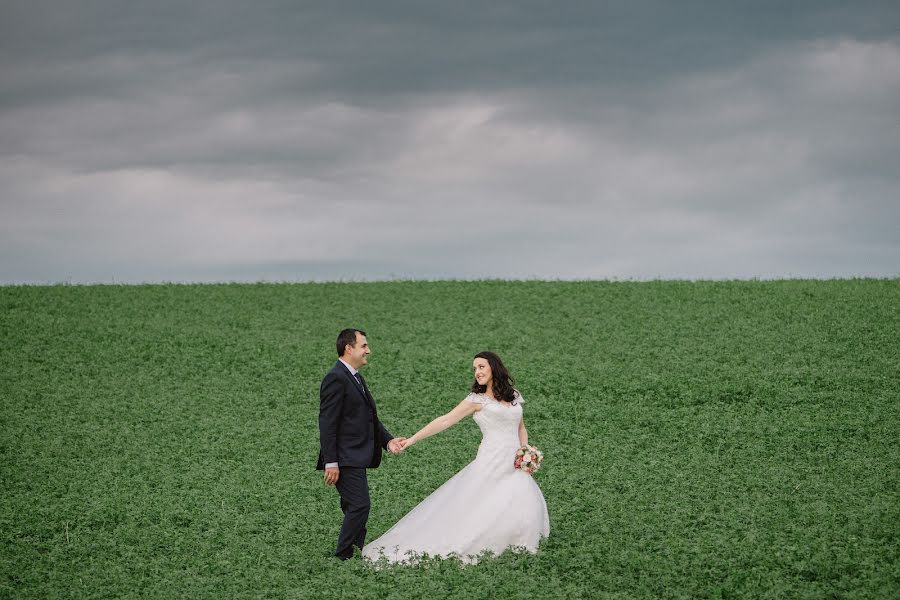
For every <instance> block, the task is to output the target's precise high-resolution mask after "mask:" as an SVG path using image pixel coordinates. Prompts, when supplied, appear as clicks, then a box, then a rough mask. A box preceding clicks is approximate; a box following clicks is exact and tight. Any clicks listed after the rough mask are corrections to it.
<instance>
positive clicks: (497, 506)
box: [363, 352, 550, 563]
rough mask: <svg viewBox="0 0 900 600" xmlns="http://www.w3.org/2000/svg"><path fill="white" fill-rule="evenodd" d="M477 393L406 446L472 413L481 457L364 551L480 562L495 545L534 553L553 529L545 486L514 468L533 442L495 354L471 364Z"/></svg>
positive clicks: (393, 557) (372, 555)
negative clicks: (520, 453)
mask: <svg viewBox="0 0 900 600" xmlns="http://www.w3.org/2000/svg"><path fill="white" fill-rule="evenodd" d="M472 367H473V369H474V371H475V382H474V383H473V384H472V391H471V393H470V394H469V395H468V396H466V398H465V399H464V400H463V401H462V402H460V403H459V404H458V405H457V406H456V407H455V408H454V409H453V410H451V411H450V412H448V413H447V414H445V415H443V416H441V417H438V418H437V419H435V420H433V421H432V422H431V423H429V424H428V425H426V426H425V427H423V428H422V429H420V430H419V431H418V432H417V433H416V434H415V435H413V436H412V437H410V438H409V439H408V440H406V441H405V442H403V443H402V446H403V448H404V449H407V448H409V447H410V446H412V445H414V444H417V443H418V442H421V441H422V440H424V439H425V438H427V437H429V436H432V435H434V434H436V433H440V432H441V431H443V430H445V429H447V428H448V427H450V426H451V425H453V424H455V423H458V422H459V421H460V420H462V419H463V418H465V417H467V416H469V415H472V416H473V418H474V419H475V422H476V423H478V426H479V427H480V428H481V433H482V440H481V445H480V446H479V447H478V455H477V456H476V457H475V460H474V461H472V462H471V463H469V464H468V465H467V466H466V467H465V468H464V469H463V470H462V471H460V472H459V473H457V474H456V475H454V476H453V477H452V478H451V479H450V480H449V481H447V483H445V484H444V485H442V486H441V487H439V488H438V489H437V490H435V491H434V492H433V493H432V494H431V495H430V496H428V497H427V498H425V500H423V501H422V502H421V503H420V504H419V505H418V506H416V507H415V508H413V509H412V510H411V511H410V512H409V513H407V515H406V516H405V517H403V518H402V519H400V521H398V522H397V524H396V525H394V526H393V527H392V528H391V529H389V530H388V531H387V533H385V534H384V535H382V536H381V537H380V538H378V539H376V540H374V541H373V542H371V543H370V544H367V545H366V546H365V547H364V548H363V556H364V557H365V558H367V559H370V560H378V559H379V558H380V557H381V556H384V557H385V558H386V559H387V560H388V561H389V562H392V563H393V562H404V561H410V560H415V557H416V556H417V555H421V554H428V555H430V556H441V557H449V556H458V557H459V558H460V559H461V560H462V561H463V562H466V563H475V562H477V561H478V559H479V556H478V555H479V554H481V553H483V552H485V551H486V550H490V551H491V552H493V553H494V554H500V553H501V552H503V551H504V550H505V549H507V548H509V547H511V546H516V547H524V548H525V549H526V550H528V551H529V552H536V551H537V548H538V544H539V542H540V540H541V538H544V537H547V535H549V533H550V519H549V517H548V515H547V504H546V502H545V501H544V496H543V494H541V490H540V488H538V486H537V484H536V483H535V482H534V480H533V479H532V478H531V476H530V475H529V474H527V473H525V472H524V471H521V470H517V469H515V468H514V467H513V461H514V459H515V452H516V450H517V449H518V448H519V447H521V446H524V445H526V444H528V431H527V430H526V429H525V420H524V419H523V417H522V402H523V399H522V396H521V394H519V392H518V390H516V389H515V388H514V387H513V379H512V377H510V375H509V371H507V370H506V367H505V366H503V362H502V361H501V360H500V357H499V356H497V355H496V354H494V353H493V352H479V353H478V354H476V355H475V360H474V361H473V362H472Z"/></svg>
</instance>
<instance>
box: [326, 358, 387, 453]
mask: <svg viewBox="0 0 900 600" xmlns="http://www.w3.org/2000/svg"><path fill="white" fill-rule="evenodd" d="M360 379H362V375H361V374H360ZM392 439H394V436H392V435H391V434H390V433H388V430H387V429H385V428H384V425H382V424H381V421H379V420H378V411H377V410H376V409H375V399H374V398H372V394H371V393H370V392H369V388H368V386H366V385H365V379H363V385H362V387H360V385H359V383H358V382H357V381H356V378H354V377H353V375H351V374H350V370H349V369H347V367H346V366H345V365H344V363H342V362H341V361H337V362H336V363H335V365H334V367H332V369H331V370H330V371H329V372H328V374H327V375H325V379H323V380H322V385H321V386H320V387H319V461H318V463H317V464H316V469H319V470H322V469H324V468H325V465H326V464H328V463H333V462H336V463H338V465H339V467H364V468H375V467H377V466H378V465H379V464H381V451H382V449H385V450H387V444H388V442H390V441H391V440H392Z"/></svg>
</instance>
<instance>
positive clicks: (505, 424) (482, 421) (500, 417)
mask: <svg viewBox="0 0 900 600" xmlns="http://www.w3.org/2000/svg"><path fill="white" fill-rule="evenodd" d="M466 400H468V401H469V402H473V403H475V404H480V405H481V410H480V411H478V412H476V413H475V414H474V415H472V418H473V419H475V422H476V423H478V427H479V428H480V429H481V436H482V438H481V446H480V447H479V448H478V455H479V457H482V455H483V454H484V450H486V449H487V448H488V447H490V448H496V447H501V448H504V449H507V450H508V451H509V452H510V455H512V454H511V453H513V452H515V451H516V449H517V448H518V447H519V422H520V421H521V420H522V398H521V396H520V397H518V398H517V399H516V401H515V403H514V404H510V403H509V402H501V401H499V400H494V399H493V398H489V397H488V396H485V395H484V394H475V393H472V394H469V395H468V396H467V397H466Z"/></svg>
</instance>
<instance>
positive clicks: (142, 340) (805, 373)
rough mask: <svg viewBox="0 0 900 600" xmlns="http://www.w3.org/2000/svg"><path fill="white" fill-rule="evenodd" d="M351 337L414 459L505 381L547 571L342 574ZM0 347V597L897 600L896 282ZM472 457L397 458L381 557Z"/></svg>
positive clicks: (244, 308)
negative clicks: (341, 368) (337, 545)
mask: <svg viewBox="0 0 900 600" xmlns="http://www.w3.org/2000/svg"><path fill="white" fill-rule="evenodd" d="M346 326H355V327H360V328H362V329H364V330H366V331H367V333H368V337H369V341H370V344H371V347H372V355H371V357H370V361H369V366H368V367H366V370H365V375H366V378H367V380H368V382H369V385H370V387H371V388H372V391H373V393H374V395H375V398H376V400H377V402H378V406H379V414H380V416H381V418H382V420H383V421H384V423H385V425H386V426H387V427H388V429H389V430H391V432H392V433H394V434H395V435H400V434H403V435H411V434H412V433H413V432H415V431H416V430H417V429H418V428H419V427H421V426H422V425H424V424H425V423H426V422H427V421H429V420H430V419H431V418H433V417H435V416H437V415H439V414H441V413H443V412H445V411H447V410H449V408H451V407H452V406H453V405H455V404H456V403H457V402H458V401H459V400H461V399H462V398H463V397H464V396H465V395H466V391H467V388H468V386H469V385H470V368H471V360H472V356H473V355H474V354H475V353H476V352H477V351H479V350H483V349H490V350H494V351H496V352H498V353H499V354H500V355H501V356H502V357H503V358H504V360H505V361H506V363H507V366H508V367H509V368H510V370H511V371H512V373H513V375H514V376H515V377H516V380H517V384H518V387H519V388H520V389H521V390H522V393H523V395H524V396H525V399H526V400H527V403H526V405H525V418H526V423H527V425H528V429H529V433H530V437H531V441H532V443H534V444H536V445H538V446H539V447H540V448H541V449H542V450H543V451H544V453H545V455H546V459H545V465H544V468H543V469H542V470H541V471H539V472H538V473H537V474H536V476H535V477H536V480H537V482H538V484H539V485H540V486H541V489H542V490H543V492H544V495H545V497H546V499H547V504H548V509H549V512H550V520H551V536H550V538H549V539H548V540H546V541H545V542H544V544H543V546H542V548H541V552H540V553H539V554H537V555H536V556H531V555H519V554H514V553H505V554H504V555H502V556H500V557H499V558H496V559H493V560H487V561H484V562H482V563H481V564H479V565H476V566H473V567H467V568H461V567H460V566H459V565H458V564H456V563H454V562H451V561H435V562H430V563H426V564H424V565H421V566H418V567H415V568H410V567H405V568H404V567H401V568H394V569H387V570H384V571H373V570H372V569H370V568H369V567H367V566H366V565H365V564H364V563H362V562H360V561H359V560H354V561H349V562H347V563H341V562H339V561H336V560H334V559H333V558H331V557H330V555H331V552H332V551H333V546H334V542H335V540H336V537H337V532H338V529H339V527H340V521H341V513H340V508H339V506H338V500H337V493H336V492H335V490H334V489H332V488H327V487H325V486H324V485H323V484H322V481H321V475H320V473H318V472H316V471H315V470H314V465H315V461H316V456H317V448H318V430H317V414H318V388H319V382H320V380H321V378H322V377H323V375H324V374H325V372H326V371H327V370H328V369H329V368H330V366H331V365H332V364H333V363H334V361H335V359H336V356H335V353H334V339H335V337H336V335H337V332H338V331H339V330H340V329H341V328H343V327H346ZM0 339H2V348H0V365H2V367H0V369H2V371H0V407H2V425H0V453H2V470H0V477H2V481H0V483H2V490H3V491H2V500H0V502H2V504H0V529H2V550H0V597H10V598H56V597H65V598H68V597H109V598H118V597H127V596H134V597H137V596H140V597H155V598H175V597H191V598H195V599H199V598H233V597H271V598H319V597H324V598H366V597H380V598H420V597H429V598H433V599H437V598H444V597H449V596H453V597H460V598H505V597H508V598H529V599H534V600H537V599H542V598H557V597H559V598H563V597H569V598H579V597H583V598H588V597H590V598H604V597H609V598H642V597H647V598H650V597H685V598H690V597H704V598H705V597H711V598H719V597H721V598H731V597H746V598H778V597H780V598H890V597H894V598H896V597H900V442H898V440H900V279H889V280H873V279H854V280H831V281H809V280H797V281H744V282H663V281H656V282H538V281H528V282H505V281H481V282H385V283H329V284H258V285H237V284H231V285H150V286H50V287H20V286H14V287H0ZM478 441H479V432H478V428H477V426H476V425H475V424H474V423H473V422H472V421H471V419H467V420H466V421H464V422H463V423H461V424H459V425H457V426H456V427H454V428H452V429H450V430H448V431H447V432H445V433H443V434H441V435H439V436H437V437H434V438H430V439H428V440H426V441H425V442H423V443H421V444H419V445H417V446H415V447H414V448H411V449H410V451H409V452H407V453H405V454H403V455H402V456H399V457H393V456H389V457H387V458H386V459H385V461H384V463H383V464H382V467H381V468H379V469H378V470H376V471H373V472H371V473H370V482H371V487H372V500H373V508H372V515H371V517H370V520H369V539H373V538H374V537H375V536H377V535H380V534H381V533H382V532H384V531H385V530H386V529H387V528H388V527H389V526H390V525H391V524H392V523H393V522H395V521H396V520H397V519H399V518H400V517H401V516H402V515H403V514H404V513H405V512H406V511H408V510H409V509H410V508H412V507H413V506H414V505H416V504H417V503H418V502H419V501H421V500H422V499H423V498H424V497H425V496H427V495H428V494H429V493H430V492H431V491H432V490H433V489H434V488H436V487H437V486H438V485H440V484H441V483H442V482H444V481H445V480H446V479H448V478H449V477H450V476H451V475H452V474H453V473H454V472H455V471H456V470H458V469H459V468H461V467H462V466H463V465H465V464H466V463H467V462H468V461H469V460H471V459H472V458H473V457H474V454H475V451H476V448H477V444H478ZM509 508H510V510H515V509H516V507H515V502H514V500H513V501H511V503H510V507H509ZM477 509H478V507H477V506H473V507H472V510H477Z"/></svg>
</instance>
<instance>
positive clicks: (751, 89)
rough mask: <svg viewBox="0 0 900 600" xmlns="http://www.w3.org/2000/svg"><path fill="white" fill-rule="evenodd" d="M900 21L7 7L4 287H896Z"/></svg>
mask: <svg viewBox="0 0 900 600" xmlns="http://www.w3.org/2000/svg"><path fill="white" fill-rule="evenodd" d="M298 6H300V7H299V8H298ZM898 22H900V11H898V10H897V9H896V8H895V7H894V4H893V3H874V2H870V3H856V4H853V5H852V6H849V5H846V4H845V3H837V2H835V3H818V2H817V3H808V4H807V3H792V4H790V5H784V4H783V3H778V4H776V3H747V4H746V5H745V6H734V5H733V3H670V2H655V3H624V2H623V3H611V4H610V3H603V4H601V3H588V2H584V3H566V5H565V7H562V6H559V5H551V4H548V3H543V2H534V3H515V4H508V3H488V4H487V5H483V4H480V3H444V4H434V3H426V4H423V3H416V2H409V3H357V4H356V5H352V4H347V3H322V4H318V5H316V6H312V5H308V6H301V5H297V4H295V3H250V4H246V3H235V4H234V5H228V4H226V3H222V2H196V3H190V5H182V4H176V3H167V2H158V3H140V4H137V5H134V6H129V5H127V4H126V3H112V2H79V3H75V4H73V3H42V2H28V3H24V2H7V3H5V4H4V5H3V7H2V8H0V70H2V73H3V77H2V78H0V140H2V144H0V184H2V189H3V190H4V194H3V197H2V199H0V237H2V241H0V259H2V264H3V267H2V270H0V281H6V282H10V281H45V280H64V279H67V278H71V279H74V280H84V281H91V280H105V281H108V280H111V279H112V278H115V279H117V280H120V281H143V280H159V279H163V280H170V279H190V280H203V281H207V280H216V279H223V280H230V279H261V278H276V279H287V280H292V279H297V278H299V279H304V278H309V279H328V278H349V279H360V278H367V277H368V278H384V277H442V276H446V277H488V276H495V277H498V276H517V277H551V278H555V277H559V278H573V277H577V278H583V277H656V276H669V277H735V276H739V277H753V276H803V275H808V276H832V275H853V274H860V275H865V274H873V275H893V274H897V273H898V268H897V265H898V264H900V239H898V236H897V234H896V233H895V232H894V228H892V227H891V225H890V223H895V222H897V221H898V217H900V202H898V200H897V198H898V197H900V195H898V192H900V178H898V176H897V175H896V173H895V171H896V168H895V166H894V165H895V163H896V158H895V157H896V156H897V154H898V151H900V147H898V146H900V132H898V130H897V126H896V123H897V122H898V116H900V39H898V33H897V32H898ZM348 217H349V218H351V219H352V222H353V223H358V224H361V226H360V227H359V231H358V233H357V235H355V236H352V237H351V238H350V239H349V240H348V241H347V242H346V243H344V244H335V243H334V239H335V236H336V234H337V232H342V231H346V229H347V222H348ZM167 274H168V275H167Z"/></svg>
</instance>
